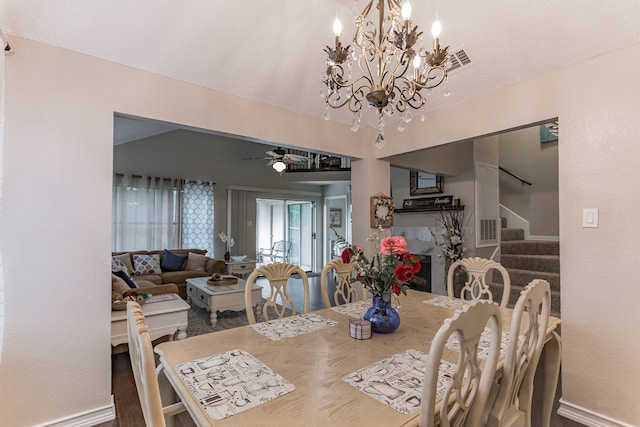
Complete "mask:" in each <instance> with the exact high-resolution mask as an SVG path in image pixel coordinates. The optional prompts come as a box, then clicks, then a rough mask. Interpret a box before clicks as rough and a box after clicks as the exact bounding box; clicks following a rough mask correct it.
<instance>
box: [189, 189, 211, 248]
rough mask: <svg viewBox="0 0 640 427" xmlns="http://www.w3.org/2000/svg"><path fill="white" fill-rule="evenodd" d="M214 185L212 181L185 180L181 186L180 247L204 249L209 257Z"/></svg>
mask: <svg viewBox="0 0 640 427" xmlns="http://www.w3.org/2000/svg"><path fill="white" fill-rule="evenodd" d="M214 187H215V184H214V183H212V182H203V181H190V180H185V181H184V183H183V188H182V247H183V248H198V249H206V250H207V254H208V255H209V256H211V257H213V256H214V255H215V254H214V253H213V247H214V238H215V237H214V227H213V205H214Z"/></svg>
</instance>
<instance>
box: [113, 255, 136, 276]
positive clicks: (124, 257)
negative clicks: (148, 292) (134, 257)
mask: <svg viewBox="0 0 640 427" xmlns="http://www.w3.org/2000/svg"><path fill="white" fill-rule="evenodd" d="M111 259H113V260H118V261H120V262H121V263H123V264H124V266H125V267H127V274H131V273H132V272H133V265H132V264H131V255H129V254H128V253H126V254H120V255H113V256H112V257H111ZM112 265H113V264H112Z"/></svg>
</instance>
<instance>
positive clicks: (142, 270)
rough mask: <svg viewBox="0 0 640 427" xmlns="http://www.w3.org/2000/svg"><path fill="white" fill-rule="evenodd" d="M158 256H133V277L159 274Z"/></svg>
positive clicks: (160, 271)
mask: <svg viewBox="0 0 640 427" xmlns="http://www.w3.org/2000/svg"><path fill="white" fill-rule="evenodd" d="M160 273H162V270H161V269H160V255H157V254H153V255H140V254H133V275H134V276H140V275H141V274H160Z"/></svg>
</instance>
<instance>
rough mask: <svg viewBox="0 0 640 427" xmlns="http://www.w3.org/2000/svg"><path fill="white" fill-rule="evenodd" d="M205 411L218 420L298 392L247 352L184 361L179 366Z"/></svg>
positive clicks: (177, 368)
mask: <svg viewBox="0 0 640 427" xmlns="http://www.w3.org/2000/svg"><path fill="white" fill-rule="evenodd" d="M175 369H176V371H177V372H178V375H180V378H181V379H182V381H183V382H184V384H185V385H186V386H187V388H189V390H191V392H192V393H193V394H194V395H195V397H196V399H198V401H199V402H200V404H201V405H202V407H203V408H204V410H205V411H206V412H207V414H209V416H211V418H213V419H216V420H221V419H223V418H226V417H229V416H231V415H234V414H237V413H238V412H242V411H244V410H246V409H249V408H253V407H255V406H258V405H260V404H262V403H265V402H268V401H270V400H273V399H275V398H276V397H278V396H282V395H284V394H287V393H289V392H291V391H293V390H295V386H294V385H293V384H291V383H289V382H287V381H286V380H285V379H283V378H282V377H281V376H280V375H278V374H277V373H275V372H273V371H272V370H271V369H270V368H269V367H267V366H266V365H264V364H263V363H262V362H260V361H259V360H258V359H256V358H255V357H253V356H252V355H251V354H249V353H247V352H246V351H244V350H238V349H236V350H231V351H227V352H226V353H222V354H216V355H213V356H210V357H205V358H202V359H198V360H194V361H191V362H184V363H180V364H178V365H176V367H175Z"/></svg>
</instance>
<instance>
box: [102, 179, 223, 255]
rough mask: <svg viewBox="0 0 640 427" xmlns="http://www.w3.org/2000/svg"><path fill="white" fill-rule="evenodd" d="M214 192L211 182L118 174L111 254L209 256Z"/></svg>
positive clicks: (115, 188)
mask: <svg viewBox="0 0 640 427" xmlns="http://www.w3.org/2000/svg"><path fill="white" fill-rule="evenodd" d="M213 188H214V184H213V183H210V182H201V181H188V180H186V181H182V180H180V179H172V178H158V177H146V176H135V175H128V174H116V175H115V177H114V185H113V202H112V203H113V206H112V238H111V239H112V244H111V247H112V250H113V251H130V250H159V249H164V248H167V249H172V248H180V247H185V248H187V247H189V248H199V249H206V250H207V251H208V253H209V254H211V255H213V229H214V228H213Z"/></svg>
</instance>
